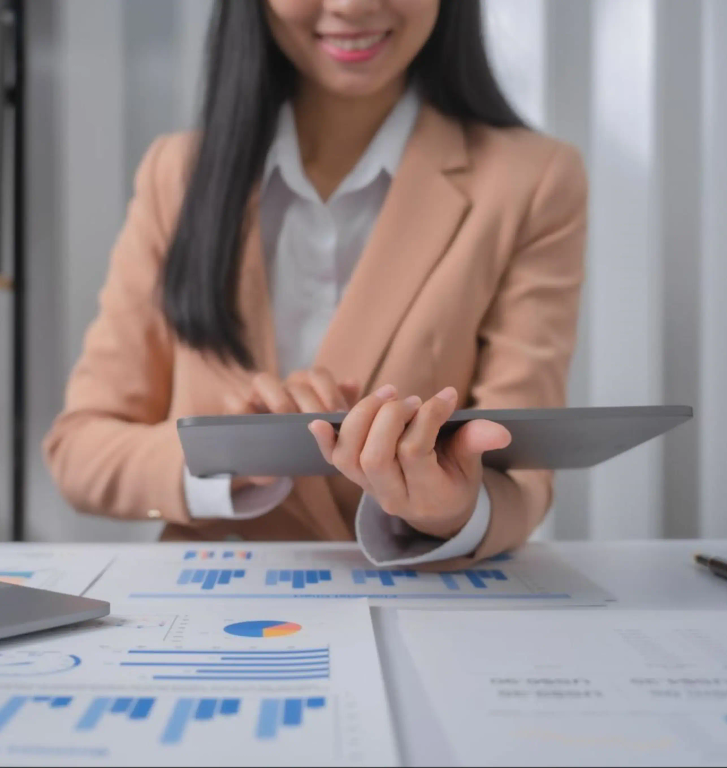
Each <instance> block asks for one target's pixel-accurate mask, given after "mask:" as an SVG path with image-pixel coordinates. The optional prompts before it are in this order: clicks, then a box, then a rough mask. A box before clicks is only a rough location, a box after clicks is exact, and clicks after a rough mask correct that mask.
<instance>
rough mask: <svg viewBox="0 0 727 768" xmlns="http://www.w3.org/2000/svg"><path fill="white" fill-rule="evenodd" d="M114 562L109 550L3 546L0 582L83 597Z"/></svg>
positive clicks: (71, 547) (0, 558)
mask: <svg viewBox="0 0 727 768" xmlns="http://www.w3.org/2000/svg"><path fill="white" fill-rule="evenodd" d="M112 559H113V556H112V554H111V550H109V549H105V548H93V549H90V550H89V549H88V548H84V547H79V546H73V545H71V546H66V547H54V548H52V549H51V548H49V547H43V546H39V547H34V546H32V545H27V544H23V545H17V546H13V545H10V544H3V547H2V552H1V553H0V581H2V582H6V583H8V584H21V585H23V586H26V587H35V588H37V589H49V590H52V591H53V592H65V593H66V594H69V595H81V594H83V592H84V590H86V588H87V587H88V586H89V585H90V584H91V583H92V582H93V580H94V579H95V578H96V577H97V576H98V575H99V574H100V573H101V572H102V571H103V570H104V568H106V566H107V565H108V564H109V563H110V562H111V560H112Z"/></svg>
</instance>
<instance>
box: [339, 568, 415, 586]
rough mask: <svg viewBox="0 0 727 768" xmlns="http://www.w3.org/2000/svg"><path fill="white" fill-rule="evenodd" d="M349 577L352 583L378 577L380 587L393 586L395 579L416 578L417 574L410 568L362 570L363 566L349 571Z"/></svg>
mask: <svg viewBox="0 0 727 768" xmlns="http://www.w3.org/2000/svg"><path fill="white" fill-rule="evenodd" d="M351 577H352V578H353V583H354V584H366V582H367V581H368V580H369V579H374V580H375V579H378V580H379V581H380V582H381V586H382V587H395V586H396V581H395V579H417V578H419V574H418V573H417V572H416V571H411V570H394V571H387V570H373V569H371V570H364V569H363V568H354V570H352V571H351Z"/></svg>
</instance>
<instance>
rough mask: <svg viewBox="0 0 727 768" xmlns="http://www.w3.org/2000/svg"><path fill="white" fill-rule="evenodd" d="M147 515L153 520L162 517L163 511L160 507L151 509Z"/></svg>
mask: <svg viewBox="0 0 727 768" xmlns="http://www.w3.org/2000/svg"><path fill="white" fill-rule="evenodd" d="M146 516H147V517H150V518H151V519H152V520H157V519H158V518H160V517H161V516H162V513H161V512H160V511H159V510H158V509H150V510H149V511H148V512H147V513H146Z"/></svg>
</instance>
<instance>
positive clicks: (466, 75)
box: [161, 0, 523, 367]
mask: <svg viewBox="0 0 727 768" xmlns="http://www.w3.org/2000/svg"><path fill="white" fill-rule="evenodd" d="M264 1H265V0H218V2H217V5H216V8H215V10H214V14H213V17H212V21H211V24H210V29H209V33H208V39H207V82H206V91H205V97H204V102H203V106H202V115H201V135H200V139H199V145H198V147H197V149H196V156H195V158H194V160H193V164H192V166H191V168H190V175H189V179H188V184H187V188H186V195H185V198H184V202H183V204H182V209H181V213H180V216H179V220H178V224H177V229H176V232H175V234H174V237H173V239H172V242H171V246H170V248H169V253H168V254H167V259H166V262H165V267H164V272H163V275H162V286H161V287H162V294H163V295H162V302H163V308H164V313H165V316H166V318H167V321H168V322H169V324H170V325H171V327H172V328H173V329H174V331H175V333H176V334H177V336H178V338H179V339H180V340H181V341H183V342H184V343H186V344H188V345H189V346H190V347H192V348H194V349H198V350H206V351H209V352H212V353H214V354H216V355H217V356H219V357H220V358H222V359H223V360H229V359H233V360H236V361H237V362H238V363H240V364H241V365H244V366H246V367H253V365H254V361H253V360H252V359H251V355H250V351H249V348H248V344H247V343H246V340H245V334H244V328H243V327H242V321H241V318H240V314H239V308H238V304H237V296H238V291H237V288H238V279H239V272H240V244H241V238H242V235H243V231H244V218H245V211H246V207H247V204H248V200H249V198H250V195H251V192H252V190H253V187H254V185H255V183H256V182H257V180H258V179H259V177H260V175H261V173H262V169H263V166H264V162H265V157H266V154H267V151H268V149H269V148H270V145H271V143H272V140H273V136H274V133H275V127H276V121H277V116H278V112H279V109H280V106H281V105H282V104H283V102H284V101H285V100H286V99H288V98H289V97H290V96H291V95H292V94H293V89H294V85H295V78H296V71H295V68H294V67H293V65H292V64H291V63H290V61H288V59H287V58H286V57H285V56H284V55H283V53H282V52H281V51H280V49H279V48H278V46H277V45H276V43H275V42H274V40H273V38H272V35H271V33H270V29H269V27H268V22H267V19H266V17H265V7H264ZM409 76H410V78H411V80H412V81H413V82H415V83H416V84H417V85H418V87H419V90H420V92H421V94H422V97H423V99H424V100H425V101H426V102H428V103H429V104H431V105H432V106H433V107H435V108H436V109H438V110H439V111H440V112H442V113H444V114H445V115H449V116H452V117H454V118H456V119H458V120H460V121H462V122H469V121H476V122H479V123H485V124H487V125H491V126H495V127H501V128H509V127H516V126H522V125H523V122H522V120H521V119H520V118H519V117H518V115H517V114H516V113H515V111H514V110H513V109H512V107H511V106H510V105H509V104H508V102H507V100H506V99H505V97H504V96H503V94H502V92H501V91H500V89H499V87H498V85H497V82H496V81H495V78H494V75H493V73H492V69H491V67H490V64H489V61H488V58H487V54H486V50H485V45H484V40H483V35H482V19H481V14H480V0H441V4H440V9H439V15H438V18H437V21H436V24H435V26H434V29H433V30H432V33H431V35H430V37H429V39H428V40H427V42H426V43H425V44H424V46H423V48H422V50H421V51H420V52H419V53H418V54H417V56H416V58H415V59H414V61H413V62H412V64H411V66H410V70H409Z"/></svg>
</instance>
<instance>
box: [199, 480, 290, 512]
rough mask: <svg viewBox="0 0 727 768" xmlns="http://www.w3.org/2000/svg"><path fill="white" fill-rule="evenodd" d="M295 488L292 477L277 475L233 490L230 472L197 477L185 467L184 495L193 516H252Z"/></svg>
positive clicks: (270, 506) (263, 510)
mask: <svg viewBox="0 0 727 768" xmlns="http://www.w3.org/2000/svg"><path fill="white" fill-rule="evenodd" d="M292 490H293V480H292V479H291V478H290V477H281V478H278V479H277V480H276V481H275V482H274V483H273V484H272V485H251V486H250V487H249V488H243V489H242V490H240V491H237V492H236V493H234V494H233V493H232V478H231V476H230V475H215V476H213V477H195V476H194V475H193V474H191V473H190V471H189V469H187V467H185V468H184V495H185V498H186V500H187V508H188V509H189V514H190V515H191V516H192V517H194V518H234V519H236V520H251V519H252V518H254V517H262V515H265V514H267V513H268V512H270V510H271V509H274V508H275V507H277V506H278V504H280V503H281V502H282V501H284V500H285V499H286V498H287V497H288V495H289V494H290V492H291V491H292Z"/></svg>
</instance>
